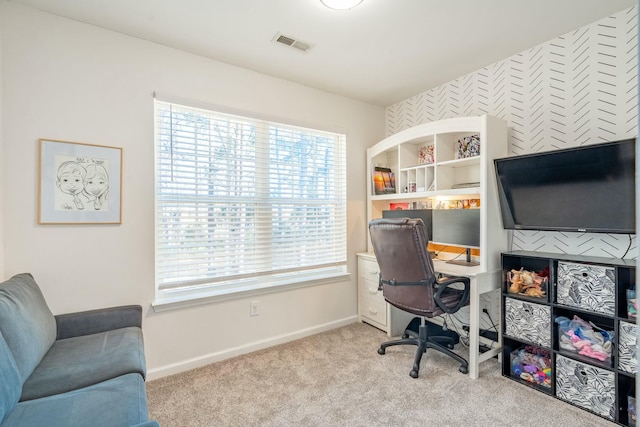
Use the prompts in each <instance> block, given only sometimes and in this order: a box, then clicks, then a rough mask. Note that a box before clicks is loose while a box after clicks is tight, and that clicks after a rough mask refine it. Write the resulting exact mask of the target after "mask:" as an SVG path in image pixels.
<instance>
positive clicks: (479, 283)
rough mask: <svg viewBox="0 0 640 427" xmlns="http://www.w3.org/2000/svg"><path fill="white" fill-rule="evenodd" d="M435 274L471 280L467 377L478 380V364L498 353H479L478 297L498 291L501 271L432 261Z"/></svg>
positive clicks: (498, 351)
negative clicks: (486, 270) (485, 270)
mask: <svg viewBox="0 0 640 427" xmlns="http://www.w3.org/2000/svg"><path fill="white" fill-rule="evenodd" d="M433 267H434V269H435V271H436V272H438V273H442V274H444V275H447V276H464V277H468V278H469V279H471V294H470V296H469V376H470V377H471V378H473V379H476V378H478V370H479V365H480V363H482V362H484V361H485V360H488V359H490V358H492V357H494V356H496V355H497V354H499V353H500V347H499V346H498V347H495V348H492V349H491V350H489V351H486V352H484V353H480V295H481V294H484V293H486V292H490V291H492V290H494V289H500V286H501V275H502V270H501V269H497V270H494V271H491V272H483V271H482V270H481V269H480V267H479V266H475V267H466V266H461V265H455V264H447V262H446V261H441V260H433ZM496 326H498V342H499V343H501V342H502V332H501V330H502V329H501V328H500V326H499V325H496Z"/></svg>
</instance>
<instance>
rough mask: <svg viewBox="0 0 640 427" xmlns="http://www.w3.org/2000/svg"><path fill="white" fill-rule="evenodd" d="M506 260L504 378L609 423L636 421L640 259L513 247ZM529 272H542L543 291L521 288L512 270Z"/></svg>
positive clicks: (504, 270)
mask: <svg viewBox="0 0 640 427" xmlns="http://www.w3.org/2000/svg"><path fill="white" fill-rule="evenodd" d="M501 262H502V277H503V284H502V313H503V315H502V375H503V376H504V377H507V378H510V379H512V380H514V381H516V382H519V383H521V384H523V385H526V386H528V387H531V388H533V389H535V390H538V391H540V392H542V393H546V394H548V395H550V396H554V397H556V398H558V399H560V400H562V401H565V402H567V403H570V404H572V405H575V406H577V407H579V408H581V409H584V410H586V411H590V412H592V413H594V414H596V415H598V416H600V417H602V418H605V419H607V420H609V421H612V422H615V423H618V424H620V425H625V426H626V425H635V423H634V422H633V421H632V420H630V419H629V418H630V417H629V412H628V411H629V403H628V402H629V400H630V398H631V399H635V394H636V391H635V376H636V373H637V359H636V336H637V326H636V319H635V318H634V317H632V316H630V315H629V313H628V310H627V308H628V306H627V291H628V290H630V289H633V290H635V285H636V279H635V278H636V274H635V271H636V263H635V260H622V259H613V258H600V257H588V256H580V255H564V254H552V253H542V252H529V251H512V252H504V253H502V256H501ZM521 269H522V270H524V271H529V272H536V273H541V275H542V276H543V277H544V278H545V279H544V281H543V283H545V286H546V288H543V289H545V291H544V292H543V293H542V295H540V293H538V295H540V296H537V297H534V296H530V295H526V294H524V293H516V292H513V291H514V290H515V289H514V288H511V285H512V283H511V280H510V278H511V277H512V275H513V273H512V272H514V271H515V272H518V271H519V270H521ZM528 278H529V277H528ZM538 281H540V280H538ZM574 316H577V317H578V318H579V319H581V320H582V322H581V321H580V320H574V319H575V317H574ZM570 320H574V322H573V323H568V322H569V321H570ZM568 325H573V326H575V325H583V326H584V327H580V328H578V329H576V331H574V330H573V329H571V328H570V327H568ZM575 332H577V333H575ZM594 342H596V344H593V345H591V343H594ZM607 343H608V344H607Z"/></svg>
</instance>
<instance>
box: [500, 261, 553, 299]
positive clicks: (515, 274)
mask: <svg viewBox="0 0 640 427" xmlns="http://www.w3.org/2000/svg"><path fill="white" fill-rule="evenodd" d="M507 278H508V280H509V283H510V285H509V292H510V293H512V294H522V295H527V296H530V297H535V298H543V297H544V296H545V295H546V294H547V282H548V281H549V270H548V269H545V270H544V271H541V272H540V273H536V272H535V271H529V270H525V269H524V267H523V268H521V269H520V270H516V269H512V270H511V271H510V272H508V273H507Z"/></svg>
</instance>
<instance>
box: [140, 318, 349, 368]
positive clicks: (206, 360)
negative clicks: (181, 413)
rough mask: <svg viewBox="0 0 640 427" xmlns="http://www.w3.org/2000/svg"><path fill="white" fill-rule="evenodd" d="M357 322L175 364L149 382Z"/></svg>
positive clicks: (342, 322)
mask: <svg viewBox="0 0 640 427" xmlns="http://www.w3.org/2000/svg"><path fill="white" fill-rule="evenodd" d="M357 321H358V316H351V317H347V318H345V319H341V320H336V321H334V322H329V323H325V324H322V325H317V326H313V327H311V328H307V329H301V330H299V331H295V332H291V333H289V334H285V335H279V336H275V337H270V338H267V339H265V340H260V341H255V342H252V343H249V344H246V345H243V346H240V347H234V348H230V349H227V350H223V351H220V352H217V353H210V354H206V355H204V356H200V357H195V358H193V359H187V360H184V361H182V362H178V363H173V364H171V365H166V366H162V367H159V368H155V369H150V370H149V371H148V372H147V381H151V380H156V379H158V378H162V377H166V376H168V375H173V374H177V373H180V372H184V371H189V370H191V369H195V368H200V367H202V366H205V365H208V364H210V363H214V362H219V361H221V360H225V359H229V358H231V357H235V356H240V355H242V354H247V353H251V352H253V351H257V350H262V349H265V348H268V347H273V346H275V345H278V344H284V343H287V342H290V341H294V340H297V339H300V338H304V337H308V336H311V335H315V334H318V333H320V332H325V331H329V330H331V329H336V328H340V327H342V326H346V325H350V324H352V323H356V322H357Z"/></svg>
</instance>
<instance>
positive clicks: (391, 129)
mask: <svg viewBox="0 0 640 427" xmlns="http://www.w3.org/2000/svg"><path fill="white" fill-rule="evenodd" d="M637 13H638V8H637V7H632V8H629V9H626V10H623V11H621V12H618V13H616V14H614V15H612V16H609V17H605V18H603V19H602V20H600V21H598V22H594V23H593V24H590V25H587V26H584V27H582V28H579V29H577V30H575V31H572V32H571V33H568V34H565V35H564V36H562V37H558V38H556V39H553V40H550V41H548V42H546V43H543V44H541V45H538V46H534V47H532V48H530V49H527V50H525V51H523V52H520V53H518V54H516V55H513V56H511V57H509V58H506V59H504V60H502V61H500V62H497V63H495V64H492V65H490V66H487V67H485V68H482V69H480V70H476V71H474V72H472V73H469V74H467V75H465V76H462V77H460V78H458V79H456V80H452V81H450V82H448V83H445V84H443V85H441V86H438V87H436V88H433V89H431V90H428V91H425V92H422V93H419V94H416V95H414V96H412V97H411V98H408V99H406V100H404V101H401V102H398V103H396V104H394V105H391V106H389V107H388V108H387V109H386V130H385V132H386V134H387V135H391V134H394V133H397V132H399V131H401V130H403V129H405V128H407V127H411V126H416V125H419V124H421V123H425V122H430V121H433V120H440V119H445V118H449V117H457V116H470V115H479V114H490V115H493V116H496V117H499V118H501V119H504V120H506V121H507V123H508V124H509V128H510V129H509V155H518V154H525V153H531V152H538V151H550V150H555V149H560V148H568V147H574V146H580V145H586V144H594V143H598V142H604V141H615V140H620V139H627V138H635V137H637V135H638V49H637V46H638V20H637ZM489 143H490V142H489ZM541 208H543V209H544V208H547V209H549V208H551V209H552V208H553V207H541ZM630 237H632V240H631V242H630ZM627 248H630V249H629V251H628V252H627ZM512 249H514V250H520V249H522V250H531V251H540V252H553V253H567V254H580V255H592V256H601V257H612V258H621V257H622V256H623V255H625V254H626V255H625V258H627V259H632V258H633V259H635V258H637V244H636V236H628V235H620V234H604V233H560V232H549V231H546V232H545V231H516V232H514V233H513V245H512Z"/></svg>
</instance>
